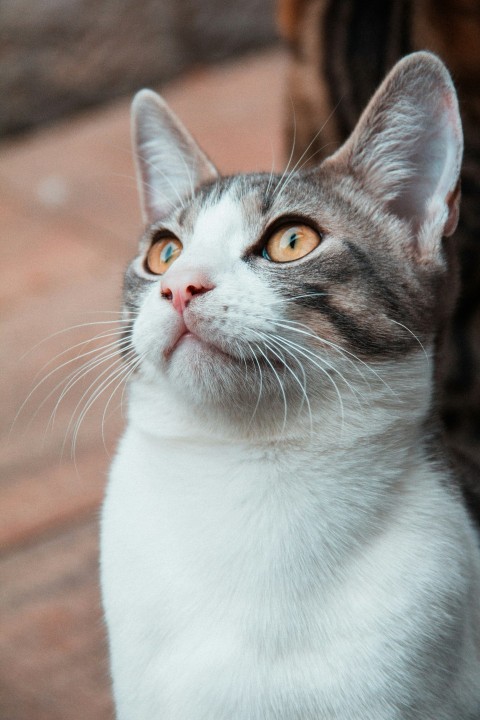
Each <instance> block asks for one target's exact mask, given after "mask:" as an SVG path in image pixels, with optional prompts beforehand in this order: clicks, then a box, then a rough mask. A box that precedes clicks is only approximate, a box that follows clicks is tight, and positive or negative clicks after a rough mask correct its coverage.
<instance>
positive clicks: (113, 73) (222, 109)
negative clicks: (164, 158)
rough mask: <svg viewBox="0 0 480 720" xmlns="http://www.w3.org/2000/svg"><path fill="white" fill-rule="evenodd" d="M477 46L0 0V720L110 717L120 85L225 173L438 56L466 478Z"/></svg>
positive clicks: (438, 21) (362, 17)
mask: <svg viewBox="0 0 480 720" xmlns="http://www.w3.org/2000/svg"><path fill="white" fill-rule="evenodd" d="M280 35H281V36H282V37H283V42H282V43H281V42H280V40H279V36H280ZM479 38H480V0H416V2H415V3H413V2H412V0H242V2H238V0H41V1H40V2H39V1H38V0H1V2H0V97H1V98H2V101H1V105H0V362H1V365H0V367H1V373H0V407H1V414H0V720H85V719H86V718H88V720H107V719H109V718H112V717H113V709H112V703H111V695H110V689H109V677H108V664H107V651H106V640H105V632H104V626H103V621H102V614H101V609H100V599H99V590H98V540H97V537H98V515H99V506H100V502H101V498H102V495H103V490H104V485H105V480H106V475H107V470H108V465H109V462H110V457H111V454H112V452H113V451H114V447H115V441H116V438H117V437H118V434H119V432H120V431H121V428H122V423H123V410H124V407H123V405H124V403H123V400H124V397H123V383H122V379H123V376H122V368H121V364H120V363H119V361H118V359H117V357H116V352H115V341H116V338H117V334H116V333H117V326H116V317H117V313H118V310H119V306H120V297H121V283H122V274H123V270H124V267H125V265H126V263H127V261H128V260H129V259H130V258H131V257H132V255H133V254H134V252H135V248H136V243H137V238H138V237H139V235H140V233H141V231H142V226H141V219H140V211H139V206H138V200H137V192H136V187H135V176H134V166H133V163H132V159H131V151H130V129H129V103H130V99H131V95H132V94H133V92H135V91H136V90H138V89H139V88H140V87H144V86H150V87H154V88H155V89H158V90H160V91H161V92H162V94H163V95H164V96H165V97H166V99H167V100H168V102H169V103H170V104H171V106H172V108H173V109H174V110H175V111H176V112H177V114H178V115H179V117H180V118H181V120H182V121H183V122H184V124H185V125H186V126H187V127H188V128H189V129H190V131H191V132H192V134H193V135H194V136H195V137H196V138H197V140H198V141H199V142H200V144H201V145H202V146H203V148H204V149H205V150H206V152H207V154H208V155H209V156H210V157H211V158H212V160H213V161H214V162H215V163H216V164H217V166H218V167H219V169H220V170H221V171H222V172H223V173H225V174H228V173H233V172H238V171H255V170H266V171H270V170H271V169H272V168H274V169H280V168H282V167H283V166H284V164H285V158H286V157H288V155H289V154H290V150H291V149H292V162H296V161H297V160H298V161H299V162H301V163H303V162H306V161H312V162H314V161H317V160H320V159H321V157H322V155H325V154H327V153H330V152H332V151H333V150H334V149H335V147H337V146H338V144H339V143H340V142H341V141H342V139H344V138H345V136H346V135H347V134H348V133H349V131H350V130H351V128H352V126H353V124H354V123H355V121H356V119H357V117H358V114H359V113H360V111H361V110H362V109H363V106H364V104H365V103H366V101H367V100H368V98H369V96H370V95H371V93H372V92H373V91H374V90H375V88H376V86H377V84H378V83H379V82H380V80H381V79H382V77H383V76H384V74H385V73H386V72H387V71H388V69H389V68H390V67H391V66H392V64H393V63H394V62H395V61H396V60H397V59H398V58H399V57H401V56H402V55H404V54H406V53H407V52H410V51H411V50H414V49H423V48H427V49H431V50H433V51H435V52H437V53H438V54H440V55H441V56H442V57H443V59H444V60H446V61H447V64H448V65H449V67H450V69H451V71H452V72H453V76H454V80H455V82H456V85H457V88H458V90H459V94H460V103H461V109H462V115H463V121H464V127H465V137H466V145H465V147H466V157H465V163H464V169H463V172H462V183H463V195H464V201H463V209H462V216H461V222H460V226H459V231H458V233H457V240H458V245H459V248H460V264H461V281H462V289H461V295H460V302H459V304H458V306H457V310H456V313H455V317H454V320H453V323H452V326H451V328H450V330H449V333H448V336H447V345H446V350H445V352H444V354H443V356H442V363H441V364H440V365H439V375H440V377H441V382H440V394H439V398H440V403H441V410H442V416H443V419H444V423H445V428H446V430H447V431H448V432H447V440H446V441H448V443H449V444H450V445H451V447H452V448H453V449H454V450H455V452H456V453H458V454H459V455H460V456H461V457H462V458H463V459H464V460H465V462H467V463H470V464H471V466H472V468H473V467H474V465H476V464H477V463H480V246H479V243H478V238H479V237H480V203H479V202H478V198H479V197H480V132H479V127H480V42H479ZM320 129H321V131H320V133H319V132H318V131H319V130H320ZM294 138H295V143H294ZM309 143H311V145H310V147H309V150H308V151H307V153H306V155H305V156H304V157H302V153H303V152H304V150H305V149H306V148H307V146H309ZM471 477H473V478H474V479H473V481H472V483H473V484H472V485H471V487H470V490H469V492H470V496H471V498H470V499H471V501H472V503H473V504H475V503H476V504H477V512H479V514H480V492H479V489H480V483H479V482H478V470H477V469H475V470H474V472H473V474H472V475H471ZM477 493H478V494H477ZM146 720H147V719H146Z"/></svg>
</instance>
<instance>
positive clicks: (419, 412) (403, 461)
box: [129, 355, 431, 471]
mask: <svg viewBox="0 0 480 720" xmlns="http://www.w3.org/2000/svg"><path fill="white" fill-rule="evenodd" d="M392 368H393V370H392V371H391V369H390V368H389V367H388V366H386V365H384V367H383V368H382V373H381V375H380V373H379V374H378V377H377V376H373V378H372V379H371V380H370V381H369V385H368V393H365V394H363V395H362V396H353V395H352V394H351V392H350V391H349V390H348V388H347V389H345V390H344V392H343V394H342V395H343V396H342V397H340V398H338V397H337V396H336V395H335V396H334V397H333V398H330V399H329V400H328V401H326V402H325V404H324V405H322V404H320V405H318V406H317V407H315V406H313V407H312V406H310V407H309V408H303V410H302V412H300V413H298V414H295V416H293V417H288V416H287V418H286V421H285V422H284V423H283V422H279V423H277V425H276V426H271V425H270V426H269V425H266V424H264V423H262V422H256V419H255V417H250V418H249V419H248V421H246V422H244V423H243V424H238V423H237V422H234V421H231V420H229V418H228V417H227V416H222V415H221V414H220V415H219V414H218V413H217V414H215V413H210V412H209V410H208V409H207V408H202V407H194V406H192V405H189V404H188V403H186V402H183V401H181V400H180V399H179V397H178V395H176V394H175V393H172V392H171V390H170V389H169V388H168V385H167V384H164V385H163V384H162V383H161V382H160V385H159V381H158V380H155V381H148V380H146V379H145V378H143V379H142V378H137V379H136V380H135V381H134V382H133V383H132V385H131V388H130V411H129V419H130V423H129V424H130V426H131V427H132V428H134V429H135V432H138V433H140V434H142V435H144V436H145V437H149V438H151V439H152V440H153V442H154V443H155V441H156V440H158V441H159V443H162V444H163V443H164V442H165V441H168V442H174V443H181V444H183V445H184V446H189V447H194V446H203V447H211V448H212V449H214V448H216V447H217V448H220V447H224V448H226V447H232V446H233V447H239V448H240V447H245V448H252V447H254V446H255V447H258V448H266V449H268V448H272V447H273V448H275V450H276V452H277V453H280V454H281V453H282V449H285V450H286V451H287V452H288V449H289V448H291V449H293V450H295V452H298V451H303V453H304V456H305V455H310V454H311V455H312V457H316V458H319V457H321V458H322V461H324V462H325V461H326V460H327V458H330V460H331V462H332V465H333V464H335V462H337V459H338V458H342V465H344V464H345V462H349V463H353V464H357V463H358V462H359V459H361V461H362V463H363V461H364V460H365V459H368V458H370V459H373V457H375V467H377V468H379V467H381V466H383V465H385V466H386V467H388V468H390V469H391V468H392V467H393V466H396V467H398V469H399V471H401V470H402V469H403V468H405V467H406V465H410V461H409V458H411V457H412V455H415V454H416V448H419V447H420V446H421V445H422V436H423V435H424V425H425V420H426V418H427V417H428V414H429V412H430V405H431V393H430V389H429V388H430V386H431V382H430V379H429V382H428V383H426V382H424V380H425V378H424V376H425V375H430V373H431V367H430V366H429V365H428V364H426V362H425V357H424V356H421V355H419V356H418V357H416V358H413V359H412V358H410V359H409V360H408V362H407V363H406V367H405V368H402V367H400V368H399V364H398V363H396V364H395V365H392ZM419 377H420V382H416V380H417V379H418V378H419ZM425 388H428V389H427V390H425ZM346 459H347V460H346ZM370 461H371V460H370Z"/></svg>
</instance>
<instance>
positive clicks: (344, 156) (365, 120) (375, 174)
mask: <svg viewBox="0 0 480 720" xmlns="http://www.w3.org/2000/svg"><path fill="white" fill-rule="evenodd" d="M462 152H463V136H462V126H461V121H460V115H459V111H458V102H457V96H456V92H455V88H454V86H453V83H452V80H451V78H450V75H449V73H448V71H447V69H446V67H445V65H444V64H443V63H442V62H441V60H439V58H437V57H436V56H435V55H432V54H431V53H427V52H417V53H412V54H411V55H408V56H407V57H406V58H404V59H403V60H401V61H400V62H399V63H397V65H395V67H394V68H393V70H392V71H391V72H390V74H389V75H388V76H387V77H386V79H385V80H384V82H383V83H382V84H381V86H380V87H379V89H378V90H377V92H376V93H375V95H374V96H373V98H372V100H371V101H370V103H369V104H368V106H367V108H366V110H365V111H364V112H363V114H362V116H361V117H360V120H359V121H358V124H357V127H356V128H355V130H354V132H353V133H352V135H351V136H350V138H349V139H348V140H347V142H346V143H345V144H344V145H343V146H342V147H341V148H340V150H338V151H337V152H336V153H335V155H333V156H332V157H331V158H329V159H328V160H327V161H326V163H334V164H338V163H339V164H340V165H343V166H344V167H345V165H346V166H347V168H348V171H349V172H351V173H352V174H353V175H354V176H355V177H356V178H357V179H359V180H360V182H361V183H362V184H363V185H364V187H365V188H366V189H367V190H368V191H369V192H370V193H372V194H373V195H375V196H376V197H377V198H378V199H379V200H380V201H382V202H384V203H385V204H386V205H387V207H388V209H389V210H390V211H391V212H393V213H394V214H395V215H397V216H398V217H400V218H402V219H404V220H407V221H408V222H409V223H410V226H411V229H412V232H413V235H414V237H415V239H416V242H417V244H418V246H419V249H420V251H424V252H427V253H428V251H429V249H430V250H431V251H433V250H434V249H433V248H432V247H430V248H428V245H429V244H430V243H431V242H432V239H433V238H434V237H436V238H437V239H438V238H439V237H441V236H442V235H444V236H445V235H447V236H448V235H451V234H452V233H453V232H454V230H455V228H456V226H457V222H458V214H459V201H460V183H459V174H460V166H461V162H462ZM422 244H423V245H424V247H422Z"/></svg>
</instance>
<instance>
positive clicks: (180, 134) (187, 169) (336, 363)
mask: <svg viewBox="0 0 480 720" xmlns="http://www.w3.org/2000/svg"><path fill="white" fill-rule="evenodd" d="M412 57H413V58H415V56H412ZM404 64H406V65H407V67H403V68H402V67H400V70H399V69H398V67H397V70H396V75H395V74H394V75H393V79H392V76H391V78H390V79H389V80H387V81H386V83H384V85H385V87H384V89H383V91H382V92H381V93H380V91H379V93H380V94H377V95H378V97H377V96H376V98H374V100H373V101H372V103H371V106H369V109H368V110H367V111H366V114H365V116H364V117H363V118H362V119H361V121H360V123H359V129H358V130H357V134H356V135H355V134H354V136H352V138H351V139H350V141H349V142H348V143H347V144H346V145H345V146H344V148H342V149H341V150H340V151H339V152H338V153H337V154H336V155H335V156H334V157H333V158H331V159H329V160H328V161H326V162H325V163H324V164H323V165H322V166H320V167H319V168H318V169H317V170H315V171H310V172H298V173H293V174H290V175H289V174H288V172H287V173H286V174H285V175H284V176H273V177H272V176H269V175H261V174H259V175H247V176H238V177H234V178H221V177H219V176H218V174H217V172H216V171H215V169H214V168H213V166H212V165H211V164H210V163H209V161H208V160H207V158H206V157H205V156H204V155H203V153H201V151H200V150H199V149H198V147H197V146H195V145H194V143H193V141H192V140H191V138H190V137H189V136H188V134H186V131H185V130H184V129H183V128H182V127H181V125H180V124H179V123H178V121H176V119H175V118H174V117H173V116H172V114H171V113H170V111H168V109H166V108H165V106H163V105H162V104H161V103H160V101H158V99H157V98H156V96H153V94H151V93H143V95H141V97H140V99H139V100H137V102H136V106H135V128H136V143H137V151H138V153H139V170H140V177H141V181H142V190H141V195H142V200H143V207H144V213H145V216H146V220H147V222H148V228H147V231H146V233H145V235H144V237H143V239H142V242H141V244H140V252H139V255H138V256H137V258H136V259H135V260H134V261H133V263H132V264H131V265H130V267H129V269H128V271H127V274H126V281H125V309H126V312H127V313H129V314H130V316H131V318H132V326H131V331H130V332H131V335H130V336H131V341H132V344H133V348H134V351H135V353H136V356H137V357H138V358H139V359H141V365H140V367H141V372H143V373H145V374H148V376H149V377H150V378H153V380H154V379H155V377H158V378H159V379H161V381H162V382H165V381H166V382H167V383H168V385H169V387H170V388H171V389H172V390H173V392H174V393H175V392H177V393H178V396H179V398H184V399H185V400H186V401H187V402H189V403H191V404H193V405H196V406H201V407H206V406H210V407H214V408H217V409H220V410H222V411H223V412H227V413H228V414H229V415H231V416H232V415H233V416H238V417H243V416H245V417H246V416H248V417H250V418H252V417H255V416H257V417H258V418H262V416H263V415H264V414H265V412H268V413H270V414H272V413H273V414H275V415H276V416H278V417H279V418H282V422H284V423H285V422H286V421H287V419H288V418H287V415H289V416H290V417H292V416H296V415H297V414H298V412H300V411H302V410H305V411H307V410H308V411H309V412H310V413H311V410H312V405H314V406H315V407H318V406H319V405H320V406H321V404H322V403H328V402H338V401H339V400H340V402H342V399H341V398H342V396H343V397H345V396H346V395H355V387H354V388H353V390H352V384H353V386H355V385H357V386H359V385H362V384H363V392H365V391H367V388H368V384H369V382H370V381H372V379H373V378H374V376H375V375H377V370H375V369H374V368H375V367H377V366H379V365H380V364H381V363H382V362H389V363H391V362H392V361H395V360H396V359H400V358H405V357H408V356H409V355H411V354H415V353H417V352H420V351H421V350H420V344H422V345H423V346H426V347H429V346H431V344H432V342H433V339H434V335H435V333H436V331H437V329H438V327H437V326H438V322H437V321H436V320H435V317H438V316H439V315H440V314H441V313H440V311H439V309H438V307H439V291H440V290H441V284H442V282H445V278H446V266H445V258H444V256H443V251H442V247H441V241H440V238H441V235H442V233H450V232H451V231H453V229H454V225H455V223H456V214H457V196H456V194H455V193H454V188H455V186H456V182H457V178H456V175H457V174H458V169H459V164H460V160H459V157H460V155H461V134H460V131H459V122H458V118H457V116H456V115H455V114H454V113H453V111H452V97H453V103H454V95H453V94H452V93H453V90H452V87H451V84H449V83H450V81H449V78H448V75H447V73H446V71H445V69H444V68H443V66H442V65H441V63H440V62H439V61H438V60H436V59H435V58H433V57H432V56H428V55H425V54H418V56H417V60H416V65H417V67H415V62H412V60H411V59H410V66H409V65H408V61H405V63H404ZM412 66H413V69H412ZM420 70H422V71H424V72H425V70H428V71H429V73H430V76H432V75H434V76H436V77H435V78H434V80H435V82H439V89H438V91H433V90H432V91H431V93H430V97H428V103H426V104H427V105H428V107H426V108H425V109H424V115H425V117H427V115H429V119H431V113H432V111H435V113H436V115H437V116H438V121H437V123H436V127H437V129H436V131H435V132H432V128H431V126H429V127H427V126H426V125H425V123H424V125H425V130H424V131H423V132H421V127H420V129H419V128H418V127H415V128H412V127H411V124H412V123H411V122H410V125H408V119H409V118H410V120H411V121H413V122H414V123H415V124H416V125H418V121H419V120H418V115H419V114H421V113H419V112H418V108H417V107H415V106H414V103H415V102H416V100H417V95H418V93H419V89H418V88H416V87H415V84H414V83H413V82H412V78H411V77H410V78H409V77H408V75H409V74H410V76H411V75H412V72H413V75H414V77H417V76H418V75H419V71H420ZM415 71H416V72H415ZM394 73H395V71H394ZM405 76H407V78H406V79H405ZM402 79H403V87H402V88H401V89H400V90H399V88H398V87H397V86H398V84H399V80H402ZM427 80H428V82H427V81H425V82H426V85H425V87H423V86H422V88H421V89H420V94H421V95H422V96H423V97H426V96H428V93H427V92H426V86H428V87H429V88H430V90H431V87H432V77H428V78H427ZM409 92H410V95H411V96H412V97H410V96H409V94H408V93H409ZM399 93H400V96H401V97H400V98H399V97H398V95H399ZM409 97H410V102H411V107H410V108H409V107H407V102H406V100H408V99H409ZM445 98H447V99H445ZM402 103H403V105H402ZM401 105H402V106H401ZM400 106H401V107H400ZM412 109H413V110H414V111H415V112H412ZM453 110H455V105H454V104H453ZM386 113H388V115H389V117H388V121H386V118H385V114H386ZM392 127H393V130H394V131H395V133H397V134H399V133H401V132H402V131H403V137H402V138H400V139H401V140H402V142H400V139H399V137H398V135H397V136H394V135H393V134H392V133H393V131H392ZM413 131H415V133H416V134H415V136H412V132H413ZM413 160H415V164H414V163H413ZM412 165H414V167H413V169H412ZM143 188H145V189H143ZM372 368H373V369H372ZM287 408H288V412H287Z"/></svg>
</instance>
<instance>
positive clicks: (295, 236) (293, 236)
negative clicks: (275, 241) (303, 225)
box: [288, 232, 298, 250]
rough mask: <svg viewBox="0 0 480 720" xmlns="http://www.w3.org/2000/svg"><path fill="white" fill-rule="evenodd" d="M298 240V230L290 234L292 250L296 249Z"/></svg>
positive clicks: (289, 243)
mask: <svg viewBox="0 0 480 720" xmlns="http://www.w3.org/2000/svg"><path fill="white" fill-rule="evenodd" d="M297 240H298V235H297V233H296V232H292V234H291V235H290V240H289V242H288V245H289V247H290V249H291V250H294V249H295V244H296V242H297Z"/></svg>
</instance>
